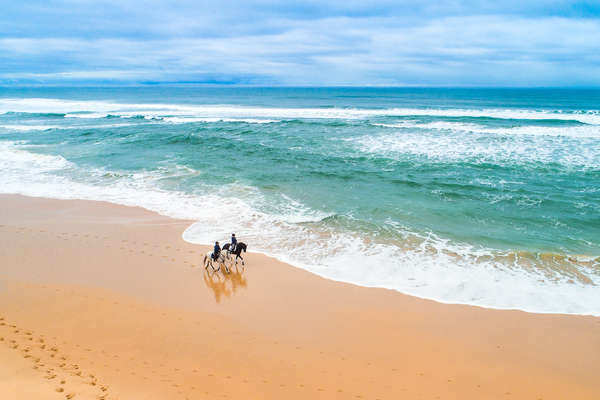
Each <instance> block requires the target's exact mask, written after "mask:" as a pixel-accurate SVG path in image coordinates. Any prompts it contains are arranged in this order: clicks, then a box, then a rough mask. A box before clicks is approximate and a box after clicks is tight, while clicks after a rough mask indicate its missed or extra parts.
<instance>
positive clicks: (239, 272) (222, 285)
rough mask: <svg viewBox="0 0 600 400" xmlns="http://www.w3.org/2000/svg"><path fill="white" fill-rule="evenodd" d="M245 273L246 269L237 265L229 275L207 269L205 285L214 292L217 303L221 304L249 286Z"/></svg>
mask: <svg viewBox="0 0 600 400" xmlns="http://www.w3.org/2000/svg"><path fill="white" fill-rule="evenodd" d="M244 272H245V268H244V267H241V268H238V267H237V265H236V266H235V267H233V268H231V269H230V272H229V273H222V272H221V271H219V270H217V271H209V270H208V269H205V270H204V283H205V284H206V286H207V287H208V288H209V289H210V290H211V291H212V292H213V295H214V296H215V301H216V302H217V303H220V302H221V300H223V298H230V297H231V296H232V295H234V294H235V293H236V292H237V291H238V290H240V289H245V288H246V287H247V286H248V281H247V280H246V277H245V276H244Z"/></svg>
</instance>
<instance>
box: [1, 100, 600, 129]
mask: <svg viewBox="0 0 600 400" xmlns="http://www.w3.org/2000/svg"><path fill="white" fill-rule="evenodd" d="M9 112H16V113H54V114H59V113H63V114H66V115H68V116H69V117H78V118H104V117H106V116H108V115H115V116H127V117H132V116H136V115H142V116H147V117H149V118H155V117H161V116H164V117H169V116H172V117H173V116H188V117H199V118H202V117H206V118H248V117H250V118H258V117H259V118H273V119H278V120H281V119H303V118H308V119H364V118H370V117H381V116H389V117H411V116H429V117H432V116H433V117H472V118H497V119H515V120H541V121H543V120H559V121H575V122H580V123H585V124H592V125H600V113H599V112H598V110H577V111H562V110H552V111H551V110H523V109H494V108H484V109H468V108H465V109H442V108H397V107H393V108H382V109H360V108H335V107H332V108H310V107H298V108H277V107H252V106H239V105H226V104H224V105H186V104H160V103H117V102H110V101H94V100H78V101H75V100H62V99H52V98H48V99H46V98H29V99H0V114H3V113H9Z"/></svg>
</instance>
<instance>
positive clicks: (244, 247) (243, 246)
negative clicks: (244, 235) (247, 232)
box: [238, 242, 248, 253]
mask: <svg viewBox="0 0 600 400" xmlns="http://www.w3.org/2000/svg"><path fill="white" fill-rule="evenodd" d="M238 246H240V248H241V249H242V250H244V253H245V252H246V248H247V247H248V246H246V243H243V242H240V243H238Z"/></svg>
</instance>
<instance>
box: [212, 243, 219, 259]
mask: <svg viewBox="0 0 600 400" xmlns="http://www.w3.org/2000/svg"><path fill="white" fill-rule="evenodd" d="M220 253H221V246H219V242H215V248H214V249H213V259H214V260H215V261H217V258H218V257H219V254H220Z"/></svg>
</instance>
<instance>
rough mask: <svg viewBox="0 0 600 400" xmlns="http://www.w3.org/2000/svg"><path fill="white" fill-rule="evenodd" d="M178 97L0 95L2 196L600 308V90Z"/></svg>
mask: <svg viewBox="0 0 600 400" xmlns="http://www.w3.org/2000/svg"><path fill="white" fill-rule="evenodd" d="M249 90H251V89H249ZM290 90H291V91H293V90H292V89H290ZM348 90H350V89H348ZM169 95H170V96H171V97H169V96H167V97H165V98H176V99H181V100H182V101H175V100H173V101H172V102H167V101H166V100H165V101H162V103H153V102H152V100H153V99H154V98H160V97H158V96H154V97H152V98H147V97H146V98H144V97H143V96H142V97H139V98H138V100H139V101H137V100H135V99H136V94H135V90H132V92H131V93H129V92H127V93H125V94H124V95H123V94H122V93H121V94H119V93H113V94H112V95H111V96H110V98H111V100H108V99H99V100H76V99H73V98H65V99H60V98H43V97H41V96H40V97H38V98H34V99H25V98H22V99H19V98H11V99H6V98H5V99H0V171H2V172H1V178H2V179H0V192H2V193H21V194H24V195H30V196H40V197H50V198H60V199H89V200H103V201H110V202H113V203H117V204H123V205H129V206H140V207H144V208H146V209H149V210H152V211H155V212H159V213H161V214H163V215H167V216H171V217H176V218H185V219H190V220H193V221H196V222H195V223H193V224H191V226H189V227H188V229H187V230H186V231H185V232H184V233H183V237H184V238H185V240H187V241H190V242H194V243H204V244H209V243H212V242H213V241H214V240H226V239H227V238H228V236H229V234H231V233H232V232H236V233H237V234H238V235H239V236H240V238H241V239H242V240H244V241H245V242H247V243H249V244H250V250H251V251H260V252H263V253H265V254H269V255H272V256H275V257H277V258H278V259H280V260H282V261H286V262H288V263H290V264H292V265H295V266H297V267H300V268H304V269H306V270H309V271H312V272H314V273H316V274H319V275H321V276H324V277H327V278H329V279H335V280H340V281H344V282H350V283H354V284H357V285H363V286H373V287H382V288H388V289H393V290H398V291H400V292H403V293H407V294H411V295H415V296H419V297H423V298H429V299H434V300H437V301H442V302H447V303H461V304H473V305H479V306H485V307H493V308H509V309H521V310H526V311H534V312H557V313H572V314H592V315H599V314H600V294H599V293H600V291H599V290H598V284H599V283H600V265H599V264H600V260H599V258H598V255H599V254H600V253H598V249H599V248H600V244H599V242H598V239H597V238H598V237H600V231H598V226H600V225H598V224H595V223H594V222H595V221H597V220H598V215H600V208H599V205H600V197H598V196H599V195H600V191H599V188H598V185H597V182H598V171H600V135H599V134H598V129H599V127H600V124H599V122H600V114H599V112H598V110H597V109H598V108H600V106H599V107H596V108H593V107H592V108H590V107H588V105H589V104H591V105H594V104H595V103H593V101H591V100H590V101H588V102H587V103H582V104H586V106H585V107H583V106H582V107H578V108H577V109H575V108H572V109H567V108H565V109H564V110H561V109H560V107H554V108H547V109H544V108H543V107H539V108H537V107H530V108H523V109H518V108H506V107H504V108H503V107H502V106H501V104H502V103H503V102H499V104H496V105H497V106H496V105H494V103H493V102H490V101H485V102H481V103H478V102H473V101H468V102H462V103H460V104H458V103H457V104H456V105H453V106H450V105H449V103H448V102H446V100H444V101H443V102H441V103H443V104H441V103H440V102H437V103H436V100H435V99H429V100H428V101H424V102H422V103H420V104H419V103H418V102H416V101H413V100H412V99H410V100H409V101H406V102H404V103H403V102H402V101H398V102H397V104H395V103H394V102H391V101H389V100H386V102H385V104H383V103H380V102H378V100H377V98H375V99H374V100H373V101H372V102H371V101H366V100H364V98H360V99H359V100H358V101H357V102H354V100H351V99H350V100H344V101H343V102H341V101H340V100H339V97H336V96H331V97H327V96H324V97H323V96H321V95H319V96H321V97H319V98H318V99H317V100H314V99H312V98H310V99H308V100H306V99H304V100H302V99H301V100H298V98H297V97H295V96H296V95H295V94H294V100H293V101H289V100H286V99H281V98H273V99H271V100H268V101H267V102H266V103H269V104H277V106H273V105H261V106H257V105H254V104H232V101H234V100H235V96H234V97H228V96H229V95H227V96H225V95H224V96H221V97H219V96H216V97H213V98H207V97H204V98H203V99H205V100H206V99H208V100H210V104H199V103H198V104H196V103H193V102H191V101H189V100H190V99H188V98H184V97H185V96H184V97H181V96H180V95H179V94H178V92H177V90H176V89H173V90H172V91H170V92H169ZM388 95H389V93H388ZM122 96H123V97H122ZM178 96H179V97H178ZM132 99H133V100H132ZM263 99H264V97H263ZM134 100H135V101H134ZM313 100H314V101H313ZM509 100H511V99H509ZM512 100H514V99H512ZM517 100H519V99H517ZM509 103H510V102H509ZM315 104H318V106H315ZM331 104H334V105H335V106H332V105H331ZM465 104H468V105H469V106H468V107H467V106H465ZM511 104H519V101H512V103H511ZM551 104H557V101H556V99H554V98H553V99H552V102H551ZM569 105H570V106H572V105H573V103H572V102H571V103H569Z"/></svg>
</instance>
